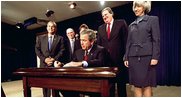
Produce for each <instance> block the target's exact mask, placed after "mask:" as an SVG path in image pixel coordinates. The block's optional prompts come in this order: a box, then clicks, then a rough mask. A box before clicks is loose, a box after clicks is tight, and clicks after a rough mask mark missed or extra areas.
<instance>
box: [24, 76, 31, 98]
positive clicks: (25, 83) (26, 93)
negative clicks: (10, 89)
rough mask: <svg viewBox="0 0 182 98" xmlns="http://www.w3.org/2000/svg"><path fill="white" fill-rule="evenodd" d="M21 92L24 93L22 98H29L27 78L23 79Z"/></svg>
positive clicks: (29, 91)
mask: <svg viewBox="0 0 182 98" xmlns="http://www.w3.org/2000/svg"><path fill="white" fill-rule="evenodd" d="M23 92H24V97H31V90H30V87H28V78H27V77H23Z"/></svg>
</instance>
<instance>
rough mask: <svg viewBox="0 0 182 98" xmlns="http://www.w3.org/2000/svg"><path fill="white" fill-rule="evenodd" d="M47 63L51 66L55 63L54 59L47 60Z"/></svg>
mask: <svg viewBox="0 0 182 98" xmlns="http://www.w3.org/2000/svg"><path fill="white" fill-rule="evenodd" d="M45 63H46V64H47V66H51V65H52V64H53V63H54V58H51V57H49V58H46V59H45Z"/></svg>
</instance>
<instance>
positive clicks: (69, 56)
mask: <svg viewBox="0 0 182 98" xmlns="http://www.w3.org/2000/svg"><path fill="white" fill-rule="evenodd" d="M78 49H81V45H80V40H79V39H76V38H75V42H74V51H73V53H72V52H71V45H70V41H69V39H66V41H65V57H66V63H68V62H70V61H72V60H73V54H74V52H75V51H76V50H78Z"/></svg>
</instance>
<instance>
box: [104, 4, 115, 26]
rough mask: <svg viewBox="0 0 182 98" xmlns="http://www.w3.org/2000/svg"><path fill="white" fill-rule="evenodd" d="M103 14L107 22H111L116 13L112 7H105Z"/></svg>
mask: <svg viewBox="0 0 182 98" xmlns="http://www.w3.org/2000/svg"><path fill="white" fill-rule="evenodd" d="M101 14H102V18H103V20H104V22H105V23H111V21H112V19H113V15H114V13H113V11H112V10H111V8H110V7H106V8H104V9H103V10H102V12H101Z"/></svg>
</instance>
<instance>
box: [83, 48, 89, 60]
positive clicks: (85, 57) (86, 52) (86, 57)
mask: <svg viewBox="0 0 182 98" xmlns="http://www.w3.org/2000/svg"><path fill="white" fill-rule="evenodd" d="M83 59H84V61H87V60H88V51H87V50H86V51H85V55H84V58H83Z"/></svg>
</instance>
